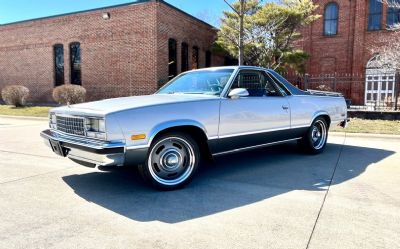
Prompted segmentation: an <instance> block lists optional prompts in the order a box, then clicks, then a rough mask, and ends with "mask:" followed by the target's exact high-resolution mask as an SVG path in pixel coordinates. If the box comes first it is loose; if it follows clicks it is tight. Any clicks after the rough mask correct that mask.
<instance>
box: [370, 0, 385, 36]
mask: <svg viewBox="0 0 400 249" xmlns="http://www.w3.org/2000/svg"><path fill="white" fill-rule="evenodd" d="M381 20H382V2H380V1H379V0H369V12H368V30H380V29H381Z"/></svg>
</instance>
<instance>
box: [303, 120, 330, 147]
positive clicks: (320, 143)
mask: <svg viewBox="0 0 400 249" xmlns="http://www.w3.org/2000/svg"><path fill="white" fill-rule="evenodd" d="M327 140H328V125H327V123H326V121H325V119H324V118H322V117H319V118H316V119H315V120H314V122H313V123H312V125H311V127H310V128H309V129H308V131H307V133H306V134H305V136H304V137H303V138H302V139H301V140H300V141H299V146H300V147H301V148H302V149H304V150H305V151H306V152H308V153H311V154H319V153H321V152H322V151H323V150H324V149H325V146H326V141H327Z"/></svg>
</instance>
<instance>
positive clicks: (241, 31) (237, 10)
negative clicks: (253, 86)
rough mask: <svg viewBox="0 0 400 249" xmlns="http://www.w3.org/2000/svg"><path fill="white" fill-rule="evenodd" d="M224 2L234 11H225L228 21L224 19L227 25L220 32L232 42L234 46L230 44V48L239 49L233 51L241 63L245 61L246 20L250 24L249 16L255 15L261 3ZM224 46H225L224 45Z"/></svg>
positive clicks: (254, 1)
mask: <svg viewBox="0 0 400 249" xmlns="http://www.w3.org/2000/svg"><path fill="white" fill-rule="evenodd" d="M224 2H225V3H226V4H227V5H228V6H229V7H230V8H231V9H232V11H233V13H232V12H224V15H225V17H226V20H225V21H226V22H224V19H222V22H223V24H226V25H225V26H222V27H221V31H220V34H222V36H223V37H225V38H226V41H227V42H228V43H231V45H233V47H231V46H229V47H230V49H234V50H236V49H237V54H236V52H233V55H234V56H235V57H237V58H238V60H239V65H243V63H244V49H245V48H244V47H245V45H244V40H245V22H246V24H248V22H249V20H245V19H248V18H247V16H250V15H253V14H254V13H255V11H256V10H257V8H258V7H259V5H260V2H259V1H258V0H238V1H237V2H235V3H234V4H233V5H231V4H230V3H229V2H228V1H227V0H224ZM222 47H224V46H222Z"/></svg>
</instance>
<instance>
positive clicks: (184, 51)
mask: <svg viewBox="0 0 400 249" xmlns="http://www.w3.org/2000/svg"><path fill="white" fill-rule="evenodd" d="M181 56H182V59H181V63H182V65H181V71H182V72H185V71H187V70H188V69H189V46H188V44H187V43H185V42H182V47H181Z"/></svg>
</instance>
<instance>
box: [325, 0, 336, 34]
mask: <svg viewBox="0 0 400 249" xmlns="http://www.w3.org/2000/svg"><path fill="white" fill-rule="evenodd" d="M338 17H339V8H338V6H337V4H336V3H329V4H328V5H327V6H326V7H325V13H324V35H336V34H337V26H338Z"/></svg>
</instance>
